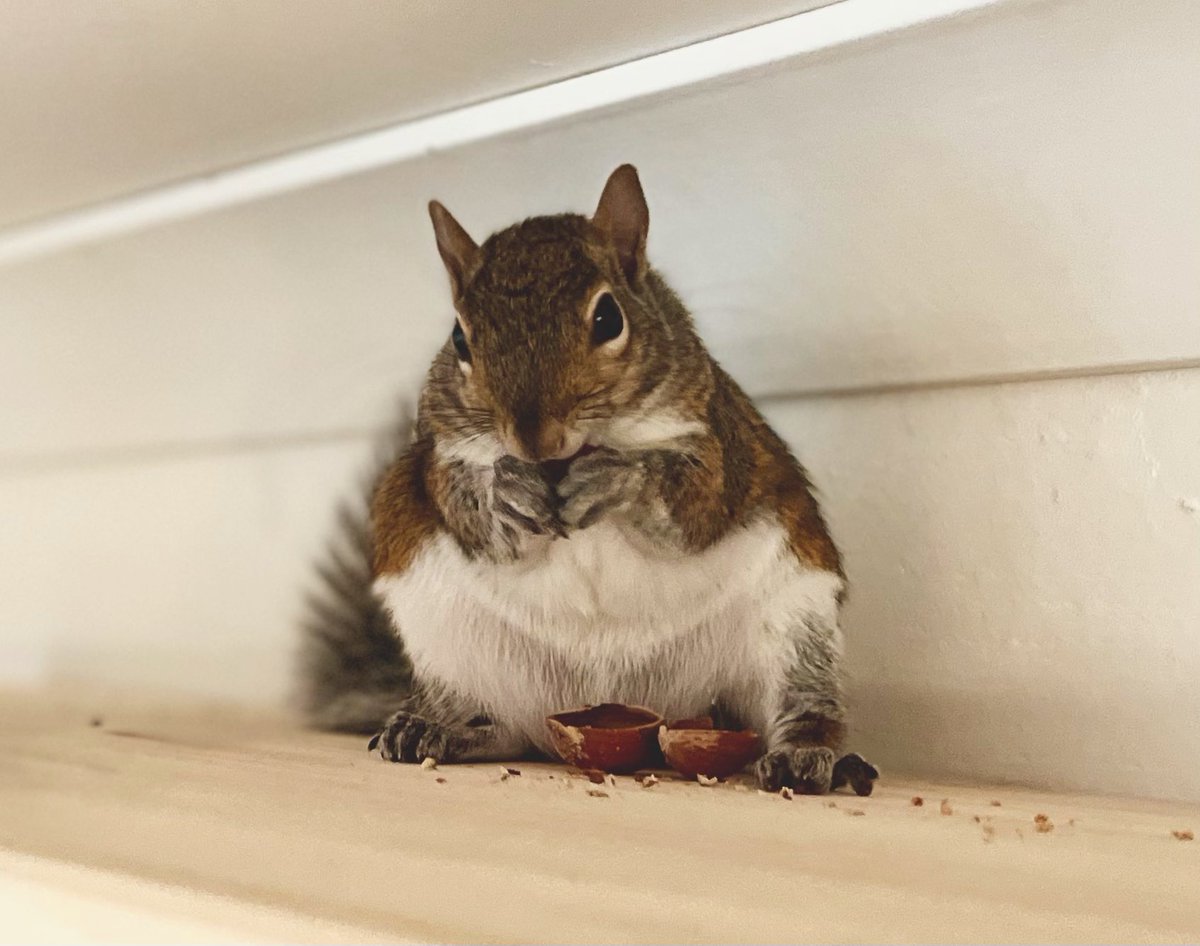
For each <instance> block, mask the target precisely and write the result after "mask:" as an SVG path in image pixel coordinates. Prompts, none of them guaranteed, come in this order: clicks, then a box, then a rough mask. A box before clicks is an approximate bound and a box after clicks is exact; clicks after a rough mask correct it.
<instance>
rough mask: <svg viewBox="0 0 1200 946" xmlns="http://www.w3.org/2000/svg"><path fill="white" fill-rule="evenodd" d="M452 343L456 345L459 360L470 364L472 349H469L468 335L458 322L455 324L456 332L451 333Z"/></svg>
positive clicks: (455, 349)
mask: <svg viewBox="0 0 1200 946" xmlns="http://www.w3.org/2000/svg"><path fill="white" fill-rule="evenodd" d="M450 341H452V342H453V343H454V351H455V353H456V354H457V355H458V360H459V361H465V362H466V363H467V364H470V363H471V349H470V348H468V347H467V333H466V332H464V331H463V327H462V326H461V325H459V324H458V323H457V322H455V323H454V331H453V332H451V333H450Z"/></svg>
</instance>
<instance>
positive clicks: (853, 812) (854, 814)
mask: <svg viewBox="0 0 1200 946" xmlns="http://www.w3.org/2000/svg"><path fill="white" fill-rule="evenodd" d="M846 814H848V815H849V816H850V817H851V818H861V817H862V816H863V815H865V814H866V812H865V811H863V810H862V809H861V808H851V809H849V810H848V811H847V812H846Z"/></svg>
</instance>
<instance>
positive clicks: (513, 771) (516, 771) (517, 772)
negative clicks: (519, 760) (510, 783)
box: [501, 766, 521, 775]
mask: <svg viewBox="0 0 1200 946" xmlns="http://www.w3.org/2000/svg"><path fill="white" fill-rule="evenodd" d="M501 768H503V769H504V771H505V772H506V773H507V774H509V775H520V774H521V770H520V769H510V768H509V767H508V766H501Z"/></svg>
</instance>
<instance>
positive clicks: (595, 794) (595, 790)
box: [587, 788, 608, 798]
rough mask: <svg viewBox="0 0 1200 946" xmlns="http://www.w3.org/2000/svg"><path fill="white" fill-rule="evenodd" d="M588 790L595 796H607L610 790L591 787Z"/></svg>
mask: <svg viewBox="0 0 1200 946" xmlns="http://www.w3.org/2000/svg"><path fill="white" fill-rule="evenodd" d="M587 792H588V794H589V795H591V796H592V797H593V798H607V797H608V792H602V791H600V789H598V788H589V789H588V790H587Z"/></svg>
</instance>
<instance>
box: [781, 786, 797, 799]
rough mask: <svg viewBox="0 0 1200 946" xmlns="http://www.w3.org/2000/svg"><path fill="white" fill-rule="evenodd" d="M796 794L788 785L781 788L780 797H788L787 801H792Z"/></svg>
mask: <svg viewBox="0 0 1200 946" xmlns="http://www.w3.org/2000/svg"><path fill="white" fill-rule="evenodd" d="M794 794H795V793H794V792H793V791H792V790H791V789H790V788H788V787H787V786H786V785H785V786H783V788H781V789H780V790H779V797H780V798H783V799H786V800H787V801H791V800H792V797H793V795H794Z"/></svg>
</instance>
